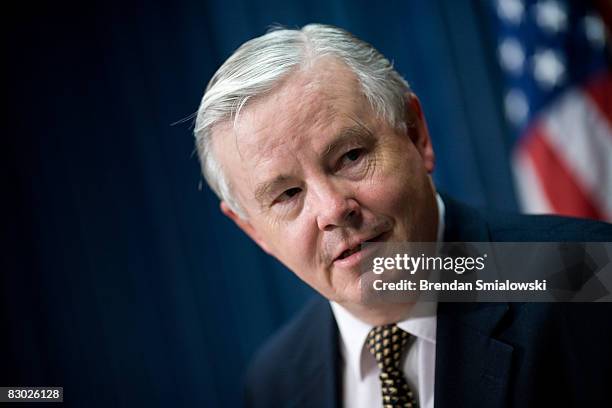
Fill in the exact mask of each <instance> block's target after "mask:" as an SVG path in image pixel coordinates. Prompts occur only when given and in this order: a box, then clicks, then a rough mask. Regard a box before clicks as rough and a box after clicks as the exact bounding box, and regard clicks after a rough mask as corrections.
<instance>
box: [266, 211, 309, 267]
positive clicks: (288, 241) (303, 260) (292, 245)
mask: <svg viewBox="0 0 612 408" xmlns="http://www.w3.org/2000/svg"><path fill="white" fill-rule="evenodd" d="M270 235H271V237H272V240H273V241H274V243H273V245H274V251H273V252H274V253H273V255H274V256H275V257H276V258H277V259H278V260H279V261H281V262H282V263H283V264H284V265H285V266H287V267H288V268H289V269H291V270H293V271H294V272H296V273H297V274H298V275H300V277H302V279H304V278H305V276H303V275H304V274H307V271H309V270H311V269H312V267H313V265H315V261H316V259H317V258H316V233H315V231H314V230H313V228H308V225H307V224H306V223H305V222H300V223H296V222H295V221H294V222H291V223H287V224H285V225H278V226H277V228H276V231H274V233H273V234H270Z"/></svg>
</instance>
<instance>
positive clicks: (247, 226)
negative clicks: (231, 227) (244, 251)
mask: <svg viewBox="0 0 612 408" xmlns="http://www.w3.org/2000/svg"><path fill="white" fill-rule="evenodd" d="M219 208H220V209H221V212H222V213H223V214H224V215H225V216H226V217H228V218H229V219H231V220H232V221H234V223H236V225H237V226H238V228H240V229H241V230H242V231H244V232H245V233H246V234H247V235H248V236H249V237H250V238H251V239H252V240H253V241H255V243H256V244H257V245H259V247H260V248H261V249H263V250H264V251H265V252H266V253H268V254H270V255H272V252H271V251H270V247H268V245H267V244H266V243H265V242H264V240H263V239H262V238H261V236H260V235H259V233H258V232H257V230H256V229H255V227H253V225H252V224H251V223H250V222H249V221H248V220H245V219H244V218H242V217H240V216H239V215H238V214H236V213H235V212H234V210H232V209H231V208H230V207H229V206H228V205H227V203H226V202H225V201H221V204H220V205H219Z"/></svg>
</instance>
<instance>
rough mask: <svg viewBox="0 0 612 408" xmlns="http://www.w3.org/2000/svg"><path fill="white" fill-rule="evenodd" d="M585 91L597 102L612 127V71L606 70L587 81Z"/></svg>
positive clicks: (611, 127)
mask: <svg viewBox="0 0 612 408" xmlns="http://www.w3.org/2000/svg"><path fill="white" fill-rule="evenodd" d="M584 92H585V93H586V94H587V95H588V96H589V98H590V99H591V100H592V101H593V102H595V105H596V106H597V108H598V110H599V113H601V115H602V117H603V118H605V119H606V120H607V121H608V126H609V127H610V129H612V72H609V71H606V72H604V73H602V74H600V75H598V76H597V77H595V78H593V79H592V80H590V81H589V82H587V84H586V86H584Z"/></svg>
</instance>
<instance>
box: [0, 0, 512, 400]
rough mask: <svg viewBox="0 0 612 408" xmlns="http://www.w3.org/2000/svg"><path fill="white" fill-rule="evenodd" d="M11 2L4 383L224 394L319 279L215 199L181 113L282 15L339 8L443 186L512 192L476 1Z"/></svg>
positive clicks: (74, 393) (0, 348)
mask: <svg viewBox="0 0 612 408" xmlns="http://www.w3.org/2000/svg"><path fill="white" fill-rule="evenodd" d="M86 3H90V2H82V3H79V4H72V5H70V4H67V3H61V2H53V3H48V4H33V3H30V2H21V4H20V5H17V6H16V8H15V9H13V10H12V11H8V10H5V12H4V20H5V21H4V23H3V24H2V26H3V28H2V30H3V31H4V33H3V34H4V35H3V38H4V43H5V47H6V48H5V55H4V58H3V59H4V61H5V62H4V63H3V65H4V68H5V70H7V71H6V73H5V77H4V78H5V81H6V83H5V85H4V94H5V104H4V106H5V120H4V125H5V127H6V128H5V131H4V134H3V140H4V141H5V142H6V143H5V148H4V149H3V153H4V159H3V160H2V164H3V167H4V168H3V170H4V171H3V174H4V177H5V183H4V186H5V189H6V191H5V192H4V194H3V202H4V205H5V210H4V220H3V224H4V225H5V228H3V230H5V231H6V237H5V238H6V240H5V244H4V248H3V255H2V264H1V268H2V269H1V273H0V276H1V281H0V319H1V320H0V323H1V324H2V326H1V330H2V336H1V338H2V339H1V340H0V341H1V343H0V370H1V372H2V374H1V378H0V385H2V386H8V385H23V386H25V385H55V386H63V387H64V395H65V401H66V402H65V406H79V407H84V406H88V407H109V406H113V407H132V406H141V405H142V406H149V407H167V406H190V407H191V406H211V407H215V406H236V404H237V402H238V400H239V388H238V387H237V384H239V382H240V381H241V378H242V375H243V372H244V368H245V365H246V364H247V362H248V360H249V358H250V357H251V356H252V355H253V353H254V351H255V350H256V348H257V347H258V346H259V345H261V343H262V342H263V341H264V339H265V338H266V337H267V336H269V335H270V334H271V333H272V332H273V331H274V330H276V329H277V328H278V327H279V326H280V325H281V324H282V323H283V322H285V321H287V320H288V319H289V318H290V316H291V315H292V314H293V313H294V312H296V310H298V309H299V307H300V306H301V305H302V304H303V303H304V301H305V300H306V299H307V298H308V296H310V295H311V294H312V290H311V289H310V288H308V287H306V286H305V285H304V284H302V283H301V282H300V281H299V280H298V279H297V278H295V277H294V276H293V275H292V274H291V273H290V272H289V271H287V270H286V269H284V267H282V266H281V265H279V264H278V263H277V262H276V261H274V260H273V259H270V258H269V257H268V256H266V255H264V254H263V253H262V251H260V250H259V249H258V248H257V247H256V246H255V245H254V244H253V243H252V242H250V241H249V240H248V239H247V237H246V236H244V235H243V234H242V233H241V232H240V231H239V230H238V229H237V228H236V227H235V226H234V225H233V224H232V223H231V222H230V221H229V220H227V219H226V218H223V217H222V215H221V214H220V212H219V211H218V201H217V199H216V198H215V197H214V196H213V194H212V193H211V192H210V191H209V190H208V188H207V187H206V186H203V187H202V188H199V186H200V185H201V176H200V173H199V167H198V163H197V158H196V156H195V154H194V147H193V138H192V134H191V131H192V128H191V124H190V123H189V122H187V123H182V124H175V125H173V124H174V123H175V122H177V121H179V120H180V119H183V118H185V117H187V116H189V115H190V114H192V113H193V112H195V110H196V109H197V106H198V103H199V100H200V98H201V96H202V92H203V90H204V87H205V85H206V83H207V81H208V79H209V78H210V77H211V75H212V74H213V72H214V71H215V70H216V68H217V67H218V66H219V65H220V64H221V63H222V62H223V60H224V59H225V58H227V57H228V56H229V55H230V54H231V52H232V51H233V50H234V49H235V48H236V47H237V46H238V45H240V44H241V43H242V42H244V41H245V40H247V39H249V38H252V37H253V36H257V35H261V34H263V33H264V32H265V31H266V29H267V27H269V26H270V25H271V24H274V23H281V24H284V25H287V26H301V25H304V24H306V23H309V22H323V23H330V24H335V25H338V26H341V27H343V28H346V29H348V30H349V31H351V32H353V33H354V34H356V35H357V36H359V37H361V38H363V39H365V40H367V41H369V42H371V43H372V44H374V45H375V46H376V47H377V48H379V49H380V50H381V51H382V52H383V53H384V54H385V55H387V56H388V57H389V58H390V59H393V60H394V62H395V65H396V67H397V69H398V70H399V71H400V72H401V73H402V74H404V75H405V77H406V78H407V79H408V81H409V82H410V83H411V84H412V86H413V88H414V90H415V91H416V93H417V94H418V95H419V96H420V98H421V101H422V103H423V106H424V109H425V113H426V115H427V121H428V124H429V128H430V131H431V134H432V137H433V141H434V147H435V149H436V153H437V170H436V172H435V180H436V182H437V185H438V186H439V188H440V189H442V190H444V191H446V192H448V193H449V194H451V195H454V196H456V197H457V198H459V199H463V200H464V201H467V202H469V203H471V204H475V205H482V206H491V207H497V208H503V209H509V210H513V209H515V208H516V204H515V198H514V192H513V189H512V186H511V178H510V173H509V167H508V161H507V157H508V149H509V143H510V142H509V139H508V137H507V133H506V130H505V127H504V123H503V120H502V119H503V118H502V114H501V108H500V104H499V103H498V101H499V99H500V98H499V93H500V90H499V89H498V86H499V81H498V78H497V75H498V73H497V68H496V65H495V64H496V62H495V55H494V51H493V50H494V49H495V44H493V35H492V33H489V29H488V27H487V22H488V18H489V15H488V14H487V10H486V6H487V5H488V4H487V3H486V2H484V1H467V0H465V1H455V0H448V1H443V0H437V1H421V0H412V1H407V0H403V1H387V2H370V1H349V0H325V1H321V0H314V1H308V2H299V1H293V0H285V1H280V0H279V1H262V0H225V1H222V0H211V1H202V0H198V1H196V0H175V1H172V2H170V1H168V2H162V1H152V2H143V3H140V4H137V3H133V2H128V3H125V2H118V1H107V2H97V3H90V4H87V5H85V4H86Z"/></svg>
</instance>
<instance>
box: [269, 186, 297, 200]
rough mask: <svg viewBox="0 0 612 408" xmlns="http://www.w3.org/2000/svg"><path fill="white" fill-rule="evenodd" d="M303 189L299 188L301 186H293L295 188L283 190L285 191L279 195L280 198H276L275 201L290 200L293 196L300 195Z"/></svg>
mask: <svg viewBox="0 0 612 408" xmlns="http://www.w3.org/2000/svg"><path fill="white" fill-rule="evenodd" d="M301 191H302V189H301V188H299V187H293V188H290V189H288V190H285V191H283V193H282V194H281V195H279V196H278V198H277V199H276V200H274V203H282V202H285V201H289V200H291V199H292V198H293V197H295V196H296V195H298V194H299V193H300V192H301Z"/></svg>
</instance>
